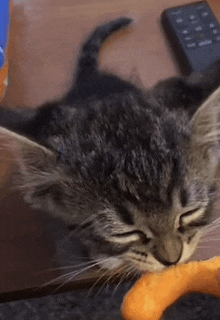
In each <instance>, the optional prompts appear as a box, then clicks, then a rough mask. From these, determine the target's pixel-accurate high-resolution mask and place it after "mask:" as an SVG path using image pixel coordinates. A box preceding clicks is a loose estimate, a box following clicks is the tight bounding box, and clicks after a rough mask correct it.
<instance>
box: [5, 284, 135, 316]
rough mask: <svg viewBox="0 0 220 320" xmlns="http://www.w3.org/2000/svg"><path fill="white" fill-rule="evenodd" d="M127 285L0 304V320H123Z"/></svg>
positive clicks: (106, 286)
mask: <svg viewBox="0 0 220 320" xmlns="http://www.w3.org/2000/svg"><path fill="white" fill-rule="evenodd" d="M131 285H132V283H131V282H127V283H123V284H120V285H119V286H118V285H117V284H116V285H113V284H111V285H109V286H108V285H105V286H103V287H97V288H93V289H85V290H75V291H72V292H69V293H61V294H54V295H48V296H45V297H42V298H35V299H26V300H20V301H12V302H7V303H1V304H0V320H9V319H11V320H12V319H13V320H90V319H91V320H103V319H105V320H113V319H114V320H122V319H123V318H122V317H121V314H120V307H121V303H122V299H123V297H124V295H125V294H126V292H127V291H128V290H129V288H130V287H131Z"/></svg>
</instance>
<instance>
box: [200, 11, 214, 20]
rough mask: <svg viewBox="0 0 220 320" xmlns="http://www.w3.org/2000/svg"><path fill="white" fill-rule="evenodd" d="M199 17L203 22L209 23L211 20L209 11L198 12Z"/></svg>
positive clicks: (211, 16)
mask: <svg viewBox="0 0 220 320" xmlns="http://www.w3.org/2000/svg"><path fill="white" fill-rule="evenodd" d="M199 13H200V17H201V19H202V20H203V21H209V20H212V19H213V14H212V12H211V11H209V10H201V11H199Z"/></svg>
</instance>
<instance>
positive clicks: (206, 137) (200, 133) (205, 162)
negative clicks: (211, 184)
mask: <svg viewBox="0 0 220 320" xmlns="http://www.w3.org/2000/svg"><path fill="white" fill-rule="evenodd" d="M219 113H220V88H218V89H217V90H216V91H215V92H214V93H212V94H211V95H210V96H209V97H208V99H206V100H205V102H204V103H203V104H202V105H201V106H200V107H199V108H198V110H197V111H196V113H195V114H194V115H193V117H192V119H191V128H192V140H191V143H190V148H189V152H188V155H189V157H190V158H191V160H192V163H193V171H194V172H196V171H197V172H201V173H203V178H204V179H206V178H208V177H209V178H213V177H214V176H215V175H216V172H217V169H218V166H219V160H220V159H219V155H220V154H219V150H220V148H219V147H220V145H219V137H220V136H219V134H220V127H219V124H220V123H219V116H220V115H219ZM191 173H192V174H193V172H191Z"/></svg>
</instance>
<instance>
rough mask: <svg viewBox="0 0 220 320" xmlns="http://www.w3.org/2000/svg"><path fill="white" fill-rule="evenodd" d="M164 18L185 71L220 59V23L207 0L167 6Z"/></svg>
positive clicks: (162, 18) (165, 26)
mask: <svg viewBox="0 0 220 320" xmlns="http://www.w3.org/2000/svg"><path fill="white" fill-rule="evenodd" d="M161 21H162V25H163V27H164V30H165V33H166V35H167V37H168V40H169V42H170V44H171V46H172V48H173V50H174V53H175V54H176V58H177V60H178V62H179V65H180V69H181V70H182V72H183V73H184V74H186V75H188V74H190V73H191V72H194V71H196V72H204V71H205V70H206V69H207V68H208V67H209V66H210V65H211V64H212V63H213V62H215V61H216V60H218V59H220V24H219V22H218V20H217V18H216V17H215V15H214V13H213V11H212V10H211V8H210V6H209V5H208V3H207V2H206V1H200V2H195V3H192V4H188V5H184V6H178V7H173V8H169V9H166V10H165V11H163V13H162V15H161Z"/></svg>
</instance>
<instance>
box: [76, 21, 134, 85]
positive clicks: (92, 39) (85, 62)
mask: <svg viewBox="0 0 220 320" xmlns="http://www.w3.org/2000/svg"><path fill="white" fill-rule="evenodd" d="M132 21H133V19H131V18H128V17H121V18H119V19H116V20H113V21H110V22H108V23H105V24H103V25H100V26H99V27H97V28H96V29H95V30H94V32H93V33H92V34H91V35H90V36H89V38H88V39H87V41H86V42H85V43H84V45H83V47H82V49H81V53H80V58H79V62H78V72H77V78H78V80H80V79H82V78H84V79H85V77H87V76H90V75H92V74H93V73H94V72H96V71H97V69H98V55H99V51H100V49H101V47H102V44H103V42H104V41H105V40H106V39H107V38H108V37H109V36H110V35H111V34H112V33H113V32H115V31H118V30H120V29H122V28H124V27H126V26H128V25H129V24H130V23H131V22H132Z"/></svg>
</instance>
